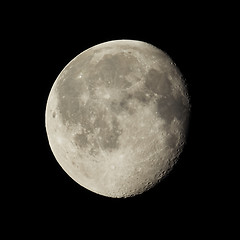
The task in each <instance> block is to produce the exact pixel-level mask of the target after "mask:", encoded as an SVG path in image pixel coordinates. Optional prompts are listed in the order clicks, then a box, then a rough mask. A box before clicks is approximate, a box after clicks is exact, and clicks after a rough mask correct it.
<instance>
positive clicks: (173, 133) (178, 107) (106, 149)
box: [45, 40, 190, 198]
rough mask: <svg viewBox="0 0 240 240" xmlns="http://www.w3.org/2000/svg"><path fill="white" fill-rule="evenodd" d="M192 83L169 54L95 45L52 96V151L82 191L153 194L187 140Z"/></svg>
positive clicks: (128, 45)
mask: <svg viewBox="0 0 240 240" xmlns="http://www.w3.org/2000/svg"><path fill="white" fill-rule="evenodd" d="M189 102H190V101H189V96H188V92H187V87H186V82H185V80H184V78H183V76H182V74H181V73H180V71H179V69H178V68H177V67H176V64H175V63H174V62H173V60H172V59H171V58H170V57H169V56H168V55H167V54H166V53H164V52H163V51H162V50H160V49H158V48H156V47H154V46H153V45H151V44H149V43H145V42H142V41H136V40H114V41H109V42H104V43H101V44H98V45H96V46H93V47H91V48H89V49H87V50H85V51H84V52H82V53H80V54H79V55H78V56H76V57H75V58H74V59H73V60H72V61H70V62H69V63H68V64H67V65H66V67H65V68H64V69H63V70H62V72H61V73H60V74H59V76H58V77H57V79H56V81H55V82H54V84H53V86H52V88H51V91H50V94H49V96H48V100H47V105H46V112H45V125H46V132H47V136H48V141H49V145H50V147H51V150H52V152H53V154H54V156H55V158H56V160H57V161H58V163H59V164H60V166H61V167H62V168H63V170H64V171H65V172H66V173H67V174H68V175H69V176H70V177H71V178H72V179H73V180H74V181H76V182H77V183H78V184H80V185H81V186H82V187H84V188H86V189H88V190H90V191H92V192H94V193H97V194H100V195H103V196H107V197H112V198H126V197H131V196H135V195H138V194H142V193H143V192H145V191H147V190H149V189H150V188H152V187H153V186H155V185H156V184H157V183H159V182H160V181H161V180H162V179H163V178H164V177H166V176H167V175H168V173H169V172H170V170H171V169H172V168H173V166H174V165H175V163H176V162H177V160H178V159H179V156H180V154H181V152H182V151H183V147H184V145H185V143H186V136H187V130H188V125H189V121H188V120H189V116H190V103H189Z"/></svg>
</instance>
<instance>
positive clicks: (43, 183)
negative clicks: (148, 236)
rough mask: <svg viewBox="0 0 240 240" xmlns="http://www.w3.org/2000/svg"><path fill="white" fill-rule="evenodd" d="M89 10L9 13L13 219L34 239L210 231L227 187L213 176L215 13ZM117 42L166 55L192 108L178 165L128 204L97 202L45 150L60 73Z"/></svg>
mask: <svg viewBox="0 0 240 240" xmlns="http://www.w3.org/2000/svg"><path fill="white" fill-rule="evenodd" d="M90 5H91V4H90ZM90 5H89V6H86V5H83V6H81V5H80V6H79V5H70V4H68V5H66V4H61V3H58V5H57V6H56V5H55V6H48V5H47V6H45V5H44V6H43V5H37V4H36V5H34V6H30V8H29V6H26V9H27V8H28V9H30V10H25V11H23V12H21V11H20V12H19V11H18V10H17V9H18V6H15V11H16V12H18V13H17V14H13V16H14V21H13V22H11V23H9V24H8V25H7V27H6V30H7V33H6V35H5V38H6V40H7V41H6V42H8V44H9V45H10V46H9V45H7V46H9V47H8V49H11V51H13V53H12V54H11V57H10V59H9V61H8V67H9V70H6V71H8V76H10V77H11V79H12V81H11V82H10V84H14V86H15V87H14V94H15V95H14V97H15V98H14V99H15V101H16V102H17V107H16V106H15V108H17V112H18V114H17V121H16V118H11V119H8V122H10V123H12V124H14V126H16V128H17V130H16V128H14V131H13V134H15V135H14V136H16V132H17V138H18V141H17V142H18V144H16V145H17V146H16V150H15V151H12V150H9V152H10V155H12V156H15V155H16V156H17V157H14V159H17V160H16V161H15V162H14V163H13V162H11V161H10V165H11V166H12V164H13V165H14V170H12V171H14V176H15V178H14V181H11V187H10V188H8V191H10V193H9V196H11V201H9V203H10V204H11V209H13V210H14V211H13V212H14V213H13V217H15V218H17V219H18V220H21V219H23V217H24V216H25V221H26V222H25V224H26V225H27V226H30V228H33V229H37V230H38V232H41V231H40V230H41V228H42V230H45V228H46V227H47V226H48V227H49V228H50V229H51V228H52V225H51V224H59V225H57V226H59V229H58V231H60V230H61V231H63V229H65V228H66V226H67V225H68V224H69V223H70V224H69V225H70V226H71V224H72V228H73V229H72V231H73V232H75V231H80V232H81V231H83V229H84V228H87V227H90V228H92V230H90V233H91V231H92V232H93V233H94V231H95V230H96V232H97V233H98V234H100V233H102V232H103V233H106V232H109V233H110V232H111V231H114V236H118V235H120V234H122V236H123V237H124V236H125V237H126V236H128V234H129V231H130V232H131V233H132V234H139V233H140V235H141V233H147V232H148V233H156V234H159V233H161V234H162V233H164V234H165V233H166V234H168V235H171V234H179V233H180V232H185V233H186V234H190V232H191V231H193V232H194V233H195V234H197V235H198V234H202V233H205V232H206V230H208V229H211V230H214V229H215V228H214V227H213V225H214V224H213V223H216V219H218V218H219V216H220V215H221V214H220V212H219V206H218V204H217V202H218V200H219V199H221V197H222V195H221V191H219V189H220V187H222V186H223V185H224V184H225V183H224V181H223V180H222V178H219V175H218V173H216V171H217V170H216V168H215V166H216V164H219V162H220V159H219V157H217V156H216V154H215V152H216V151H217V149H219V148H221V146H219V145H217V146H216V144H214V142H215V139H216V138H217V137H218V135H219V134H216V133H217V132H218V131H217V126H216V124H217V123H216V121H215V114H217V110H218V107H217V106H218V105H217V99H216V98H215V97H214V93H215V92H216V91H217V89H216V82H217V81H219V79H216V78H215V77H214V71H215V69H217V67H216V65H215V64H214V63H215V61H216V59H217V55H216V52H217V51H216V39H218V37H219V35H221V31H219V29H220V26H222V23H221V15H220V16H219V15H218V11H216V7H210V6H189V5H188V6H184V5H181V6H178V5H173V6H163V5H161V4H160V5H157V4H153V3H150V2H149V3H144V4H143V5H141V3H138V5H137V6H134V7H133V6H130V5H128V4H127V3H121V4H120V3H117V2H116V3H114V2H113V3H112V5H110V6H108V5H106V6H104V5H102V4H101V5H99V6H97V5H95V4H92V6H90ZM22 8H23V9H25V6H23V5H21V9H22ZM215 13H216V14H215ZM117 39H133V40H141V41H145V42H148V43H151V44H153V45H155V46H156V47H158V48H160V49H161V50H163V51H165V52H166V53H168V54H169V56H170V57H171V58H172V59H173V60H174V62H175V63H176V65H177V66H178V67H179V69H180V71H181V72H182V74H183V76H184V77H185V78H186V81H187V85H188V90H189V95H190V97H191V99H190V100H191V105H192V114H191V122H190V131H189V136H188V141H187V145H186V147H185V150H184V152H183V154H182V155H181V158H180V160H179V162H178V164H177V165H176V166H175V168H174V169H173V171H172V172H171V173H170V174H169V176H168V177H167V178H165V179H164V180H163V181H162V182H161V183H160V184H159V185H158V186H156V187H155V188H153V189H151V190H149V191H148V192H146V193H144V194H142V195H139V196H136V197H133V198H127V199H111V198H107V197H103V196H100V195H97V194H95V193H92V192H90V191H88V190H86V189H84V188H83V187H81V186H79V185H78V184H77V183H75V182H74V181H73V180H72V179H71V178H70V177H69V176H68V175H67V174H66V173H65V172H64V171H63V170H62V169H61V167H60V166H59V164H58V163H57V161H56V160H55V158H54V156H53V154H52V152H51V149H50V147H49V144H48V140H47V135H46V130H45V119H44V117H45V107H46V102H47V97H48V94H49V92H50V89H51V87H52V84H53V83H54V81H55V79H56V78H57V76H58V74H59V73H60V72H61V70H62V69H63V68H64V67H65V65H66V64H67V63H68V62H69V61H70V60H72V59H73V58H74V57H75V56H76V55H78V54H79V53H81V52H82V51H83V50H86V49H87V48H89V47H92V46H94V45H96V44H99V43H102V42H105V41H110V40H117ZM12 66H15V67H14V71H13V68H12ZM15 92H16V93H15ZM11 109H12V108H11ZM8 111H9V110H8ZM10 111H11V110H10ZM15 111H16V110H15ZM10 159H11V158H10ZM11 169H12V168H11ZM9 189H10V190H9ZM219 192H220V193H219ZM7 201H8V200H7ZM221 213H222V211H221ZM40 219H42V220H40ZM73 219H76V220H74V221H73ZM201 219H202V220H201ZM23 221H24V220H23ZM39 221H40V222H41V224H40V223H39ZM133 224H134V225H135V224H136V227H133ZM60 225H63V226H62V227H61V228H60ZM39 226H42V227H39ZM98 227H99V229H98ZM97 229H98V230H97ZM169 229H170V230H169ZM72 231H71V232H72ZM127 231H128V234H127ZM213 232H214V231H213Z"/></svg>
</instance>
